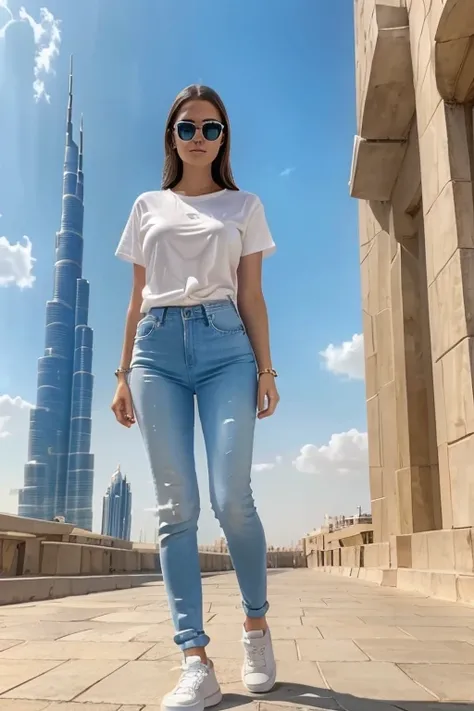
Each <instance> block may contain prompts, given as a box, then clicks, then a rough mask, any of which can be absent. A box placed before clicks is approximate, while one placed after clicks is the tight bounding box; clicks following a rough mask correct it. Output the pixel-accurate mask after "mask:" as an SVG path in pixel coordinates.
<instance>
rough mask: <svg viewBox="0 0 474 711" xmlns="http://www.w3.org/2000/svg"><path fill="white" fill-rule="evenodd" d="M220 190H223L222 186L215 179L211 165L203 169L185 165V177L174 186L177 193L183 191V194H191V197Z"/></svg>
mask: <svg viewBox="0 0 474 711" xmlns="http://www.w3.org/2000/svg"><path fill="white" fill-rule="evenodd" d="M219 190H222V188H221V187H220V185H217V183H216V182H215V181H214V180H213V178H212V175H211V171H210V170H209V167H206V168H205V169H203V170H196V169H193V170H186V167H185V168H184V171H183V177H182V178H181V180H180V181H179V183H178V184H177V185H176V187H175V188H173V191H174V192H175V193H182V194H183V195H189V197H191V196H193V195H194V196H198V195H208V194H209V193H215V192H218V191H219Z"/></svg>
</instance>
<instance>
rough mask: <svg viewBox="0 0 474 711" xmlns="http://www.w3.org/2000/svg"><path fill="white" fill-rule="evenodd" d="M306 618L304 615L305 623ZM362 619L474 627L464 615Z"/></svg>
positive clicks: (400, 624) (404, 624)
mask: <svg viewBox="0 0 474 711" xmlns="http://www.w3.org/2000/svg"><path fill="white" fill-rule="evenodd" d="M304 620H305V618H304V617H303V624H306V623H305V622H304ZM360 620H361V621H362V622H363V623H364V624H368V625H389V626H390V627H402V628H403V627H466V626H467V627H471V628H473V629H474V622H472V618H471V617H468V618H464V617H417V616H415V615H412V616H411V617H402V616H400V617H383V616H380V615H373V616H371V617H367V616H364V617H361V618H360Z"/></svg>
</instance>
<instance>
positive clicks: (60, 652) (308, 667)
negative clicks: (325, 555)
mask: <svg viewBox="0 0 474 711" xmlns="http://www.w3.org/2000/svg"><path fill="white" fill-rule="evenodd" d="M203 589H204V599H205V607H204V610H205V615H204V619H205V620H206V630H207V632H208V634H209V635H210V637H211V640H212V641H211V645H210V647H209V652H210V655H211V656H212V658H213V659H214V662H215V666H216V670H217V673H218V676H219V679H220V682H221V684H222V690H223V692H224V700H223V702H222V705H221V707H220V708H222V709H239V708H242V709H243V708H244V707H245V709H246V711H288V710H289V709H291V708H294V709H295V710H296V709H305V708H307V709H312V711H321V710H323V709H324V710H326V711H396V710H397V709H398V711H400V710H402V711H434V710H435V709H439V711H461V709H464V710H465V711H474V608H473V607H467V606H463V605H460V604H455V603H443V602H441V601H439V600H432V599H429V598H425V597H423V596H421V595H414V594H408V593H403V592H400V591H398V590H394V589H391V588H379V587H377V586H374V585H371V584H369V583H364V582H361V581H358V580H351V579H348V578H338V577H337V576H326V575H324V573H319V572H316V571H310V570H294V571H293V570H284V571H278V570H272V571H270V572H269V599H270V603H271V604H272V607H271V611H270V614H269V622H270V624H271V628H272V635H273V639H274V642H275V652H276V657H277V659H278V685H277V687H276V689H275V691H274V692H273V693H271V694H268V695H265V696H263V697H255V696H251V695H249V694H248V693H247V692H246V691H245V690H244V688H243V687H242V684H241V681H240V667H241V660H242V650H241V646H240V636H241V622H242V614H241V612H240V602H239V592H238V588H237V584H236V581H235V576H234V575H233V573H228V574H219V575H215V576H209V577H206V578H205V579H204V580H203ZM172 637H173V629H172V626H171V622H170V616H169V612H168V607H167V602H166V595H165V592H164V589H163V584H162V583H151V584H148V585H145V586H143V587H142V588H133V589H131V590H120V591H116V592H106V593H96V594H92V595H85V596H81V597H75V598H74V597H70V598H65V599H61V600H49V601H45V602H38V603H30V604H27V605H16V606H15V605H11V606H4V607H1V608H0V711H159V709H160V703H161V698H162V696H163V695H164V694H165V693H166V692H167V691H168V690H169V689H170V688H171V687H172V686H173V684H174V682H175V680H177V678H178V676H179V673H180V668H179V665H180V656H181V655H180V653H179V651H178V650H177V648H176V646H175V645H174V644H173V641H172Z"/></svg>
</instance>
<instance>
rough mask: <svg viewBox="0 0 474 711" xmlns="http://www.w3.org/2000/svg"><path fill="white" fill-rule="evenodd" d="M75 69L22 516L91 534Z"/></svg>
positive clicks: (87, 333) (87, 335)
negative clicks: (65, 524)
mask: <svg viewBox="0 0 474 711" xmlns="http://www.w3.org/2000/svg"><path fill="white" fill-rule="evenodd" d="M72 105H73V67H72V58H71V63H70V73H69V96H68V106H67V120H66V148H65V157H64V174H63V191H62V214H61V227H60V230H59V232H57V234H56V249H55V255H56V261H55V265H54V291H53V298H52V299H50V300H49V301H48V302H47V304H46V333H45V348H44V355H43V356H41V357H40V358H39V361H38V380H37V394H36V407H33V408H32V409H31V412H30V431H29V443H28V462H27V464H26V465H25V470H24V485H23V488H22V489H20V491H19V494H18V513H19V515H21V516H28V517H30V518H39V519H47V520H53V519H54V518H55V517H58V516H59V517H64V518H65V520H66V521H67V522H68V523H74V524H75V525H76V526H78V527H79V528H85V529H89V530H92V492H93V479H94V455H93V454H91V452H90V445H91V431H92V418H91V410H92V389H93V375H92V346H93V332H92V329H91V328H90V327H89V326H88V315H89V282H88V281H86V279H83V278H82V259H83V247H84V244H83V222H84V172H83V158H84V131H83V122H82V117H81V127H80V141H79V146H78V145H77V144H76V143H75V142H74V138H73V123H72Z"/></svg>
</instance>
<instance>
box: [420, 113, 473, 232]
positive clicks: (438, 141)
mask: <svg viewBox="0 0 474 711" xmlns="http://www.w3.org/2000/svg"><path fill="white" fill-rule="evenodd" d="M467 144H468V139H467V132H466V118H465V113H464V108H463V107H462V106H454V105H453V106H449V105H447V104H445V103H444V102H441V103H439V104H438V106H437V109H436V111H435V113H434V115H433V117H432V119H431V121H430V122H429V124H428V126H427V127H426V130H425V131H424V133H423V134H422V135H421V137H420V153H421V155H422V156H423V160H422V162H421V177H422V184H423V209H424V211H425V213H426V212H428V211H429V210H430V208H431V206H432V205H433V204H434V202H435V200H436V198H437V197H438V196H439V194H440V193H441V191H442V190H443V188H444V187H445V186H446V185H447V184H448V183H449V182H450V181H461V182H467V183H468V182H469V181H470V179H471V170H470V165H469V154H468V151H467V150H466V147H467ZM439 246H441V245H439ZM466 246H467V245H466Z"/></svg>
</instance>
